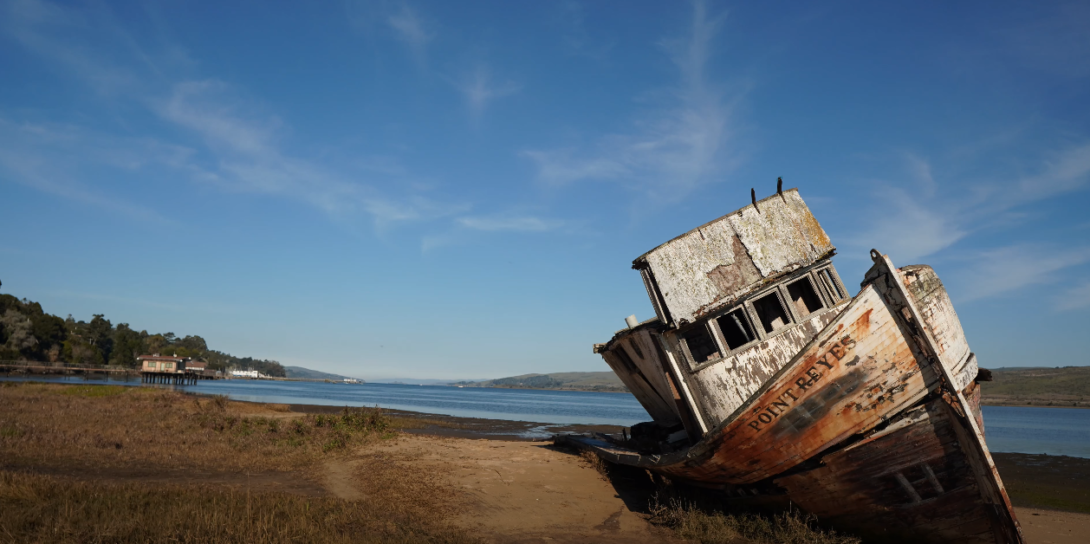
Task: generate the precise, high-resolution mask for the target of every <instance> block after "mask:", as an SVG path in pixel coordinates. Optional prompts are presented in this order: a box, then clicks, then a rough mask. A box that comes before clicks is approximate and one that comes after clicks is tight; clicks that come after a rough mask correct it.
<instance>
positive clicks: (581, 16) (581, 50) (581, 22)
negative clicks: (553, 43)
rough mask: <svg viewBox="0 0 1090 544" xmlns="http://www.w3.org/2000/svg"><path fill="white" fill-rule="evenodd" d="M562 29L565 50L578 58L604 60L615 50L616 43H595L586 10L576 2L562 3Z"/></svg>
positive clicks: (572, 0)
mask: <svg viewBox="0 0 1090 544" xmlns="http://www.w3.org/2000/svg"><path fill="white" fill-rule="evenodd" d="M557 7H558V9H559V20H560V25H561V28H562V32H561V34H560V39H561V43H562V44H563V46H564V49H565V50H566V51H567V52H568V53H570V54H572V55H578V56H584V57H589V58H592V59H596V60H602V59H604V58H605V57H606V55H607V54H608V53H609V52H610V51H611V50H612V49H613V46H614V45H615V44H616V42H612V41H610V42H605V43H595V40H594V39H592V37H591V35H590V32H588V31H587V26H586V9H585V8H584V7H583V4H582V3H580V2H576V1H574V0H568V1H566V2H561V3H560V4H559V5H558V6H557Z"/></svg>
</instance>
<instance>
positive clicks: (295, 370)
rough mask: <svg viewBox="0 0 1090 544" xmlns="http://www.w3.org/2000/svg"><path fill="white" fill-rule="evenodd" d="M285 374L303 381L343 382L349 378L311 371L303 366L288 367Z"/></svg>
mask: <svg viewBox="0 0 1090 544" xmlns="http://www.w3.org/2000/svg"><path fill="white" fill-rule="evenodd" d="M284 372H285V373H286V374H287V377H288V378H297V379H301V380H337V381H341V380H343V379H345V378H346V377H347V376H341V375H339V374H330V373H328V372H321V371H318V370H311V369H309V368H303V367H301V366H286V367H284Z"/></svg>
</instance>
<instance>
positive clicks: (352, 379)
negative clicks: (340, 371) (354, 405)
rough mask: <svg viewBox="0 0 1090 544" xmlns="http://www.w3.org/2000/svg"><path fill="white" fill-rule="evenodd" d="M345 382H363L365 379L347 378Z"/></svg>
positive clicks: (350, 383)
mask: <svg viewBox="0 0 1090 544" xmlns="http://www.w3.org/2000/svg"><path fill="white" fill-rule="evenodd" d="M344 383H346V384H349V385H352V384H361V383H364V381H363V380H357V379H356V378H345V379H344Z"/></svg>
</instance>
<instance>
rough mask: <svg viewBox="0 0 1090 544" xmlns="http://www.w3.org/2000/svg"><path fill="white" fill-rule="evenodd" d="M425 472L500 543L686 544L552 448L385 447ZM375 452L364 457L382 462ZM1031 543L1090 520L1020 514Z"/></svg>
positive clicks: (336, 483) (473, 444)
mask: <svg viewBox="0 0 1090 544" xmlns="http://www.w3.org/2000/svg"><path fill="white" fill-rule="evenodd" d="M378 451H381V452H384V453H387V454H390V455H391V456H392V457H396V458H403V459H411V460H412V462H413V463H414V464H415V465H416V466H417V467H418V468H419V469H420V470H434V471H436V472H437V473H444V474H447V475H448V478H449V485H451V486H453V487H454V488H455V489H456V490H457V491H458V492H460V493H461V494H463V496H464V502H462V504H464V505H465V508H464V510H462V512H461V513H460V515H459V516H458V517H457V523H458V524H459V525H461V526H463V527H465V528H467V529H473V530H475V531H479V534H481V535H482V536H483V537H484V538H485V539H486V540H489V541H492V542H504V543H508V542H516V543H537V542H542V543H544V542H604V543H612V542H617V543H620V542H626V543H636V544H642V543H659V542H681V541H680V540H677V539H676V538H674V537H673V536H672V533H670V532H669V531H667V530H665V529H663V528H660V527H655V526H653V525H651V524H650V523H648V522H647V521H646V520H645V517H644V515H643V514H645V513H646V511H647V508H648V504H647V500H648V497H647V496H646V495H644V494H641V493H638V492H635V491H632V490H630V489H625V488H626V487H634V486H625V485H624V484H623V482H622V483H620V484H618V483H617V482H610V481H608V480H606V479H605V478H604V477H603V476H601V475H600V474H599V473H598V472H597V471H596V470H595V469H594V467H592V466H591V465H590V463H588V462H587V461H586V460H584V459H583V458H582V457H580V456H578V455H574V454H572V453H570V452H566V451H563V450H559V449H557V448H554V447H552V446H551V443H548V442H526V441H519V442H516V441H499V440H485V439H466V438H450V437H436V436H420V435H403V436H402V437H400V438H398V439H397V440H395V441H390V442H388V443H385V444H383V445H382V446H380V448H379V450H378ZM375 453H376V450H375V449H374V448H368V449H367V450H366V451H365V452H361V455H374V454H375ZM361 459H362V458H360V457H358V458H356V459H352V457H351V456H350V457H349V458H347V459H340V460H337V461H335V462H331V463H327V464H326V472H325V475H324V480H323V485H325V487H326V489H327V490H328V491H329V492H330V493H333V494H336V495H337V496H340V497H342V498H345V499H355V498H359V497H360V496H362V495H363V494H366V493H367V490H366V489H364V488H361V486H360V484H359V483H358V481H359V478H358V476H356V475H355V471H354V470H353V468H352V467H353V466H354V465H358V464H360V463H361ZM1015 511H1016V515H1017V516H1018V518H1019V520H1020V521H1021V523H1022V528H1023V531H1024V533H1025V536H1026V539H1027V541H1028V542H1029V543H1030V544H1086V543H1087V542H1090V514H1083V513H1074V512H1060V511H1054V510H1042V509H1035V508H1022V507H1016V508H1015Z"/></svg>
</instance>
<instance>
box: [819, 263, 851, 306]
mask: <svg viewBox="0 0 1090 544" xmlns="http://www.w3.org/2000/svg"><path fill="white" fill-rule="evenodd" d="M817 277H818V280H819V281H821V285H822V286H824V287H825V291H826V292H828V293H829V298H830V299H832V300H833V302H839V301H841V300H843V299H845V298H847V296H848V295H847V293H845V292H844V287H842V286H841V285H840V281H839V280H838V279H837V277H836V273H835V272H833V270H832V269H831V268H822V269H821V270H818V272H817Z"/></svg>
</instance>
